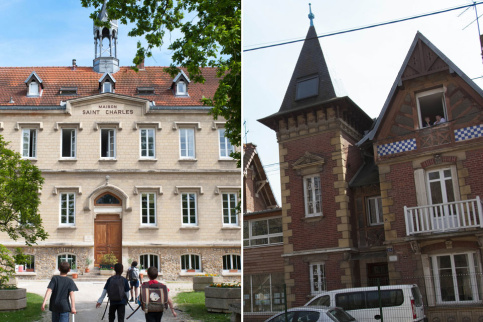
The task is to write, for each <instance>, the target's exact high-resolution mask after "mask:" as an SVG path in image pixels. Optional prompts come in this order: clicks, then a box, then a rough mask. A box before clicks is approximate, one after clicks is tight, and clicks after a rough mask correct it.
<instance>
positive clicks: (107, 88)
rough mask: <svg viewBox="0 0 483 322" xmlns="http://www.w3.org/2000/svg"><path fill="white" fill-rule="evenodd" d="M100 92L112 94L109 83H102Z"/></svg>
mask: <svg viewBox="0 0 483 322" xmlns="http://www.w3.org/2000/svg"><path fill="white" fill-rule="evenodd" d="M102 92H103V93H111V92H112V86H111V83H110V82H107V81H106V82H104V84H103V86H102Z"/></svg>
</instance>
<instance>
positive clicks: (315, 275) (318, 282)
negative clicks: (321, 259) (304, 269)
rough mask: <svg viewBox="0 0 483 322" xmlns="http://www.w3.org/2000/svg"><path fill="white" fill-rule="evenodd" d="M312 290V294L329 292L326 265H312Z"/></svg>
mask: <svg viewBox="0 0 483 322" xmlns="http://www.w3.org/2000/svg"><path fill="white" fill-rule="evenodd" d="M310 290H311V292H312V294H314V293H318V292H322V291H327V281H326V279H325V264H324V263H311V264H310Z"/></svg>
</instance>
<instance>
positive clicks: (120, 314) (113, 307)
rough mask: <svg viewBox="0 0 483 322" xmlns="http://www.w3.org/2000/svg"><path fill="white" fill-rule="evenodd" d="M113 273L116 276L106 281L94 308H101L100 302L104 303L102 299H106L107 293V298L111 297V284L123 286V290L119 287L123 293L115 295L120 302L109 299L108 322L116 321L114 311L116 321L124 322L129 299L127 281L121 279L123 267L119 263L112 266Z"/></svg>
mask: <svg viewBox="0 0 483 322" xmlns="http://www.w3.org/2000/svg"><path fill="white" fill-rule="evenodd" d="M114 271H115V272H116V275H114V276H111V277H109V279H108V280H107V282H106V285H104V289H103V290H102V294H101V297H100V298H99V299H98V300H97V303H96V308H99V307H100V306H101V304H102V301H104V297H106V294H108V292H109V296H110V297H112V295H111V293H110V290H112V286H113V285H111V284H114V283H116V284H117V283H121V284H122V285H124V287H123V288H122V287H121V288H122V290H123V291H124V293H122V294H117V295H118V296H119V297H120V298H121V300H117V299H115V298H114V297H113V298H110V299H109V300H110V305H109V322H114V320H115V319H116V311H117V321H118V322H124V316H125V314H126V304H127V300H128V298H129V283H128V282H127V279H125V278H124V277H122V272H123V271H124V267H123V266H122V264H121V263H117V264H116V265H114ZM114 289H117V287H114ZM122 290H121V291H122ZM111 292H112V291H111Z"/></svg>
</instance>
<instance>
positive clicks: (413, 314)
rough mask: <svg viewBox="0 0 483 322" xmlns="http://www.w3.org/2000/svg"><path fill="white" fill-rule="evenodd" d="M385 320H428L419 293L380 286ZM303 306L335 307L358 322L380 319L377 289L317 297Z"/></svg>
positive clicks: (416, 289) (405, 287)
mask: <svg viewBox="0 0 483 322" xmlns="http://www.w3.org/2000/svg"><path fill="white" fill-rule="evenodd" d="M381 304H382V316H383V318H384V321H386V322H387V321H395V322H406V321H407V322H409V321H411V322H414V321H427V319H426V315H425V314H424V305H423V299H422V296H421V292H420V291H419V287H418V286H417V285H416V284H412V285H385V286H381ZM305 306H338V307H341V308H343V309H344V310H346V311H347V312H348V313H349V314H350V315H352V316H353V317H355V318H356V319H357V321H375V320H380V318H381V313H380V309H379V292H378V290H377V286H371V287H357V288H347V289H341V290H333V291H327V292H322V293H319V294H317V296H316V297H314V298H313V299H312V300H310V301H309V302H307V303H306V304H305Z"/></svg>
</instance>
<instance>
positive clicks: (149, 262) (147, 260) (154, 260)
mask: <svg viewBox="0 0 483 322" xmlns="http://www.w3.org/2000/svg"><path fill="white" fill-rule="evenodd" d="M139 264H140V265H141V269H148V268H150V267H151V266H154V267H156V268H157V269H158V272H159V271H160V266H159V256H158V255H154V254H143V255H141V256H139Z"/></svg>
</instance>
